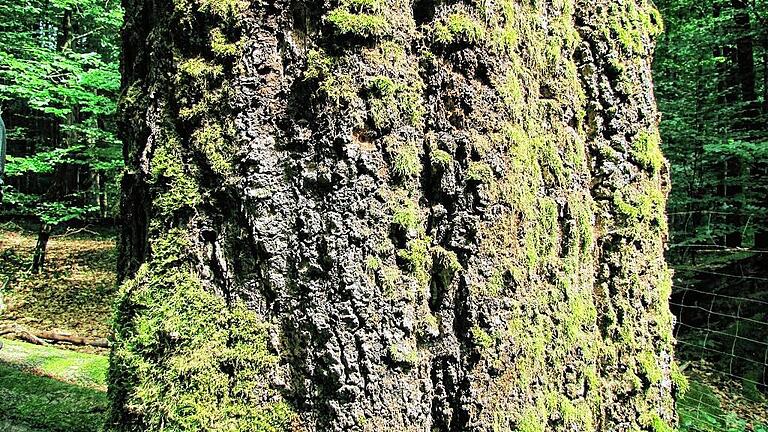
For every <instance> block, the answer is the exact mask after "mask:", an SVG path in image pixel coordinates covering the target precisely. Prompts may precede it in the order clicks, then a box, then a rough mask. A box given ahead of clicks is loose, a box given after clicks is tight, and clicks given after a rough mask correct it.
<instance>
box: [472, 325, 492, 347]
mask: <svg viewBox="0 0 768 432" xmlns="http://www.w3.org/2000/svg"><path fill="white" fill-rule="evenodd" d="M469 331H470V333H471V334H472V343H474V344H475V346H476V347H478V348H480V349H482V350H487V349H489V348H491V347H492V346H493V345H494V339H493V337H492V336H491V335H489V334H488V333H486V332H485V330H483V329H482V328H480V327H479V326H477V325H475V326H473V327H472V328H471V329H470V330H469Z"/></svg>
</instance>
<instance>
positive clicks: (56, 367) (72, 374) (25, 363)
mask: <svg viewBox="0 0 768 432" xmlns="http://www.w3.org/2000/svg"><path fill="white" fill-rule="evenodd" d="M3 345H4V347H3V349H0V362H4V363H7V364H11V365H15V366H16V367H18V368H21V369H24V370H27V371H29V372H31V373H34V374H36V375H42V376H47V377H51V378H55V379H58V380H60V381H64V382H68V383H70V384H76V385H79V386H82V387H89V388H92V389H94V390H105V389H106V380H107V367H108V364H109V361H108V359H107V357H105V356H100V355H93V354H83V353H78V352H74V351H68V350H62V349H57V348H52V347H46V346H39V345H32V344H28V343H25V342H19V341H14V340H3Z"/></svg>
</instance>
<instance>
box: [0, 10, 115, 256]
mask: <svg viewBox="0 0 768 432" xmlns="http://www.w3.org/2000/svg"><path fill="white" fill-rule="evenodd" d="M0 14H2V16H3V21H2V23H0V39H1V40H2V41H3V44H2V46H0V105H2V107H3V109H4V116H5V120H6V125H7V127H8V133H9V149H8V150H9V151H8V154H9V155H8V165H7V168H6V175H7V177H8V181H7V185H6V186H5V190H4V192H5V193H4V202H3V213H4V214H5V215H7V216H8V215H11V216H15V217H19V216H31V217H34V218H35V219H36V220H38V221H39V222H40V226H41V228H40V236H39V241H38V244H39V247H38V248H37V250H36V253H35V259H34V263H33V269H35V270H37V269H39V268H40V267H42V263H43V261H44V256H45V244H46V242H47V238H48V236H49V234H50V231H51V229H52V228H54V227H55V226H56V225H58V224H61V223H64V222H68V221H72V220H81V221H82V220H86V219H91V218H106V217H108V216H109V215H110V214H114V211H113V210H112V208H111V204H110V202H111V201H113V200H112V199H111V198H110V196H112V197H114V196H115V194H116V190H117V184H116V183H115V179H116V176H117V173H118V172H119V168H120V167H121V164H122V162H121V156H120V143H119V141H118V140H117V138H116V137H115V124H114V115H115V110H116V104H115V102H114V101H115V100H116V98H117V92H118V90H119V83H120V75H119V71H118V66H117V63H118V58H119V50H118V29H119V27H120V25H121V22H122V10H121V8H120V5H119V4H118V2H117V1H109V0H107V1H101V0H99V1H95V0H89V1H72V0H52V1H37V0H35V1H22V2H18V1H7V0H2V1H0Z"/></svg>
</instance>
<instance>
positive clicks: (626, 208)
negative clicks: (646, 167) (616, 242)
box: [613, 182, 667, 237]
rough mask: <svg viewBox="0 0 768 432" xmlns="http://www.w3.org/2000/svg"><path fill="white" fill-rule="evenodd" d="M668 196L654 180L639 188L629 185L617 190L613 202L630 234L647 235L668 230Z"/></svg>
mask: <svg viewBox="0 0 768 432" xmlns="http://www.w3.org/2000/svg"><path fill="white" fill-rule="evenodd" d="M665 202H666V197H665V196H664V193H663V192H662V191H661V190H660V189H659V187H658V186H657V185H656V184H655V183H653V182H644V183H643V184H642V185H640V187H639V190H638V189H635V188H633V187H629V188H627V189H626V190H624V191H621V190H617V191H616V192H615V193H614V195H613V204H614V206H615V208H616V210H617V213H618V214H619V216H620V217H621V218H622V219H623V221H622V225H623V226H624V227H625V231H626V232H627V233H628V234H633V235H635V236H638V237H643V236H645V237H647V236H648V235H647V233H648V231H650V232H666V231H667V218H666V214H665Z"/></svg>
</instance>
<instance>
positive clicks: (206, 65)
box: [179, 57, 224, 79]
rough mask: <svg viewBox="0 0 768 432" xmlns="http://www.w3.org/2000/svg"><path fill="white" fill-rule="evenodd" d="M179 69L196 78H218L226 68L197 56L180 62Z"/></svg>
mask: <svg viewBox="0 0 768 432" xmlns="http://www.w3.org/2000/svg"><path fill="white" fill-rule="evenodd" d="M179 71H181V72H182V73H184V74H186V75H188V76H190V77H192V78H196V79H202V78H218V77H220V76H221V74H222V73H223V72H224V68H223V67H222V66H221V65H219V64H215V63H210V62H208V61H206V60H203V59H202V58H200V57H195V58H191V59H188V60H184V61H182V62H181V63H179Z"/></svg>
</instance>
